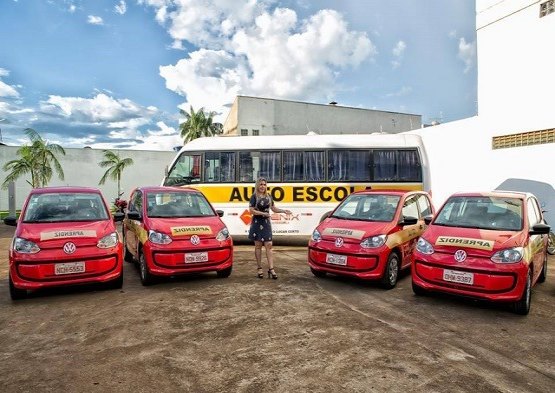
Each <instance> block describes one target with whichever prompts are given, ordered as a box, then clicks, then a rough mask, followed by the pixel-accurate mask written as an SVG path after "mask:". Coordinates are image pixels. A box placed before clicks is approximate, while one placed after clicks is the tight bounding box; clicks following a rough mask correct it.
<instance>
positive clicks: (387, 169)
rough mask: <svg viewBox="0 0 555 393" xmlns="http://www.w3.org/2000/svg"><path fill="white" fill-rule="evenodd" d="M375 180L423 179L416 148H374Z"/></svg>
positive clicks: (418, 180)
mask: <svg viewBox="0 0 555 393" xmlns="http://www.w3.org/2000/svg"><path fill="white" fill-rule="evenodd" d="M374 180H376V181H390V180H395V181H413V182H420V181H422V168H421V167H420V160H419V158H418V152H417V151H416V150H374Z"/></svg>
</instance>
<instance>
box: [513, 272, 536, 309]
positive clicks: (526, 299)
mask: <svg viewBox="0 0 555 393" xmlns="http://www.w3.org/2000/svg"><path fill="white" fill-rule="evenodd" d="M531 301H532V271H531V270H530V269H528V274H527V275H526V285H525V286H524V291H523V292H522V297H521V298H520V300H519V301H517V302H515V303H514V304H513V311H514V312H515V314H519V315H528V313H529V312H530V303H531Z"/></svg>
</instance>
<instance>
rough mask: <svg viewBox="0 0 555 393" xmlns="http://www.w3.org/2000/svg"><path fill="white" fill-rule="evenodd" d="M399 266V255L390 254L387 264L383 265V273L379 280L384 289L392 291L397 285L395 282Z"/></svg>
mask: <svg viewBox="0 0 555 393" xmlns="http://www.w3.org/2000/svg"><path fill="white" fill-rule="evenodd" d="M400 266H401V260H400V258H399V254H397V253H396V252H392V253H391V254H389V256H388V257H387V263H386V265H385V270H384V272H383V277H382V279H381V284H382V286H383V287H384V288H385V289H392V288H394V287H395V285H397V280H398V279H399V267H400Z"/></svg>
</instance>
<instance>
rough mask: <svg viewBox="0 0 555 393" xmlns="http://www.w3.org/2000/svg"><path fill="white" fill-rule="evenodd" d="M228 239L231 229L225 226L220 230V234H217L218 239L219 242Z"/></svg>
mask: <svg viewBox="0 0 555 393" xmlns="http://www.w3.org/2000/svg"><path fill="white" fill-rule="evenodd" d="M227 239H229V231H228V230H227V227H224V229H222V230H221V231H220V232H218V235H217V236H216V240H217V241H219V242H223V241H224V240H227Z"/></svg>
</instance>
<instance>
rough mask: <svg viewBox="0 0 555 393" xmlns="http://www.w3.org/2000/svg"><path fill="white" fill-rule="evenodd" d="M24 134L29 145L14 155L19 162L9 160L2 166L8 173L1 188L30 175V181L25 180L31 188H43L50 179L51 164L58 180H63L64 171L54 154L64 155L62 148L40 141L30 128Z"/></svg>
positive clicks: (38, 136) (51, 172)
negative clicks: (29, 141)
mask: <svg viewBox="0 0 555 393" xmlns="http://www.w3.org/2000/svg"><path fill="white" fill-rule="evenodd" d="M25 134H26V135H27V137H29V139H30V140H31V144H30V145H24V146H22V147H21V148H20V149H18V150H17V153H16V154H17V155H19V156H21V158H20V159H19V160H11V161H9V162H7V163H6V164H4V166H3V169H4V171H6V172H8V171H9V172H10V173H8V175H7V176H6V178H5V179H4V183H2V188H7V187H8V184H9V183H10V182H13V181H16V180H17V179H18V178H20V177H22V176H25V175H27V174H30V175H31V181H30V182H29V181H28V180H27V183H29V184H30V185H31V187H33V188H35V187H44V186H46V185H47V184H48V183H49V182H50V180H51V179H52V174H53V170H52V166H51V164H53V165H54V169H55V171H56V172H57V173H58V177H59V178H60V180H64V171H63V169H62V166H61V165H60V162H59V161H58V158H57V157H56V154H62V155H65V154H66V152H65V150H64V149H63V147H61V146H60V145H58V144H55V143H49V142H48V141H46V140H44V139H42V137H41V136H40V134H39V133H38V132H37V131H35V130H33V129H32V128H27V129H25Z"/></svg>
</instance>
